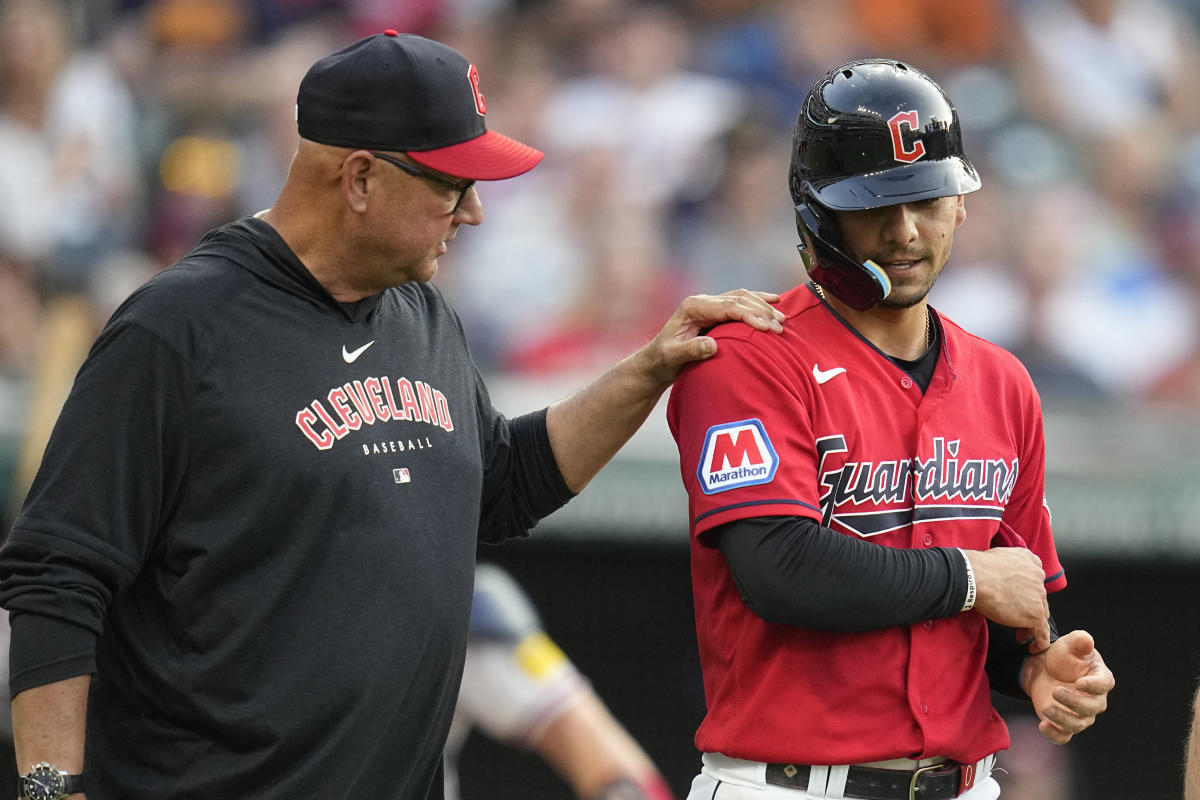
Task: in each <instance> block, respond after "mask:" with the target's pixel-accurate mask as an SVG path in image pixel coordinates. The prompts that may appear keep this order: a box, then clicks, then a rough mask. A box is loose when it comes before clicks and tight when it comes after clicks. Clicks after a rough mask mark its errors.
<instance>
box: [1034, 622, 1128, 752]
mask: <svg viewBox="0 0 1200 800" xmlns="http://www.w3.org/2000/svg"><path fill="white" fill-rule="evenodd" d="M1114 686H1116V678H1114V677H1113V674H1112V670H1110V669H1109V668H1108V666H1107V665H1106V664H1105V663H1104V659H1103V658H1101V657H1100V651H1099V650H1097V649H1096V645H1095V642H1094V641H1093V639H1092V637H1091V635H1090V634H1089V633H1088V632H1087V631H1071V632H1070V633H1068V634H1066V635H1065V636H1063V637H1062V638H1060V639H1059V640H1058V641H1056V642H1055V643H1054V644H1053V645H1051V646H1050V649H1048V650H1047V651H1046V652H1044V653H1039V654H1037V655H1034V656H1031V657H1030V658H1029V659H1027V660H1026V662H1025V667H1024V668H1023V670H1022V672H1021V688H1023V689H1024V690H1025V693H1026V694H1028V695H1029V697H1030V699H1031V700H1033V708H1034V710H1035V711H1036V712H1037V715H1038V719H1039V720H1041V721H1040V722H1039V723H1038V731H1039V732H1041V734H1042V735H1043V736H1045V737H1046V738H1047V739H1049V740H1050V741H1052V742H1054V743H1055V744H1066V743H1067V742H1068V741H1070V739H1071V737H1072V736H1074V735H1075V734H1077V733H1079V732H1080V731H1083V730H1085V729H1086V728H1089V727H1091V725H1092V723H1094V722H1095V721H1096V716H1097V715H1098V714H1101V713H1103V712H1104V710H1105V709H1107V708H1108V693H1109V692H1111V691H1112V690H1113V687H1114Z"/></svg>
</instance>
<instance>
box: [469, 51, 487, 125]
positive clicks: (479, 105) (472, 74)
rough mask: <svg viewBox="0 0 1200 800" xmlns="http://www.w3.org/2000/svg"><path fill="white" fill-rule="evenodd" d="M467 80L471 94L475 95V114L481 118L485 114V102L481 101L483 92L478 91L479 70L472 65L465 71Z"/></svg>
mask: <svg viewBox="0 0 1200 800" xmlns="http://www.w3.org/2000/svg"><path fill="white" fill-rule="evenodd" d="M467 80H468V81H470V82H471V93H472V94H474V95H475V112H476V113H477V114H479V116H481V117H482V116H483V115H484V114H486V113H487V101H485V100H484V99H483V92H481V91H479V70H477V69H475V65H474V64H472V65H471V68H470V69H468V70H467Z"/></svg>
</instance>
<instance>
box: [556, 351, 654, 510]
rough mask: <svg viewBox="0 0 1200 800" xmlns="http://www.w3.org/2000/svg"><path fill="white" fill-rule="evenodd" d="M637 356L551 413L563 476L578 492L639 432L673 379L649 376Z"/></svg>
mask: <svg viewBox="0 0 1200 800" xmlns="http://www.w3.org/2000/svg"><path fill="white" fill-rule="evenodd" d="M637 358H638V355H637V354H635V355H632V356H629V357H628V358H625V359H623V360H621V361H620V362H618V363H617V364H616V365H614V366H613V367H611V368H610V369H609V370H608V371H607V372H605V373H604V374H603V375H601V376H600V377H599V378H597V379H596V380H594V381H592V382H591V383H589V384H588V385H587V386H584V387H583V388H582V389H580V390H578V391H576V392H575V393H574V394H571V395H569V396H567V397H565V398H563V399H562V400H559V401H558V402H556V403H554V404H552V405H551V406H550V408H549V409H548V410H547V412H546V431H547V434H548V435H549V437H550V447H551V448H552V449H553V450H554V458H555V460H556V461H557V462H558V468H559V471H560V472H562V476H563V480H564V481H565V482H566V484H567V486H568V487H569V488H570V489H571V491H573V492H579V491H580V490H582V489H583V487H584V486H586V485H587V484H588V482H589V481H590V480H591V479H592V478H594V477H595V476H596V473H597V472H599V471H600V469H601V468H602V467H603V466H604V465H605V464H607V463H608V462H609V460H611V459H612V457H613V456H614V455H616V453H617V451H618V450H620V449H621V446H622V445H624V444H625V442H627V441H629V437H631V436H633V434H634V433H636V432H637V429H638V428H639V427H641V425H642V423H643V422H645V421H646V417H648V416H649V415H650V411H651V410H653V408H654V405H655V403H657V402H658V399H659V398H660V397H661V396H662V393H663V392H664V391H666V389H667V387H668V386H670V383H669V382H667V383H664V382H660V381H656V380H653V379H651V378H650V377H648V376H647V372H646V371H645V370H644V369H642V368H639V367H638V365H637V362H636V359H637Z"/></svg>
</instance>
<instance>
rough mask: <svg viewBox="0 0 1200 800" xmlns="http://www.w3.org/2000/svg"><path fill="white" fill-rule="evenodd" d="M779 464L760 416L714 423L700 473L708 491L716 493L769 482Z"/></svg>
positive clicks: (701, 460)
mask: <svg viewBox="0 0 1200 800" xmlns="http://www.w3.org/2000/svg"><path fill="white" fill-rule="evenodd" d="M778 468H779V456H778V455H776V453H775V447H774V446H773V445H772V444H771V439H770V437H769V436H767V429H766V428H764V427H763V424H762V422H760V421H759V420H757V419H744V420H740V421H738V422H726V423H724V424H722V425H714V426H712V427H711V428H709V429H708V433H707V434H705V436H704V450H703V451H702V452H701V453H700V465H699V466H698V467H697V468H696V477H697V478H699V479H700V488H701V490H703V492H704V493H705V494H716V493H717V492H726V491H729V490H730V489H737V488H740V487H742V486H754V485H756V484H759V483H769V482H770V481H772V480H773V479H774V478H775V470H776V469H778Z"/></svg>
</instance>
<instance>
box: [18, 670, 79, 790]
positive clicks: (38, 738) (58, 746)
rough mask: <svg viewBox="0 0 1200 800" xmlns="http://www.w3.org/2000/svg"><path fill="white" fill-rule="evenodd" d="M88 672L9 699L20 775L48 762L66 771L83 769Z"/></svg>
mask: <svg viewBox="0 0 1200 800" xmlns="http://www.w3.org/2000/svg"><path fill="white" fill-rule="evenodd" d="M91 681H92V678H91V676H90V675H78V676H76V677H74V678H68V679H67V680H63V681H57V682H56V683H47V684H45V685H44V686H35V687H34V688H32V689H26V690H25V691H23V692H21V693H20V694H18V695H17V696H16V697H14V698H13V701H12V719H13V745H14V747H15V749H16V754H17V770H18V771H19V772H20V773H21V774H24V773H26V772H28V771H29V769H30V768H31V767H32V766H33V765H34V764H36V763H38V762H40V761H48V762H50V763H51V764H53V765H54V766H55V767H57V768H58V769H60V770H63V771H65V772H68V773H79V772H83V741H84V732H85V730H86V727H87V697H88V687H89V686H90V685H91Z"/></svg>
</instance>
